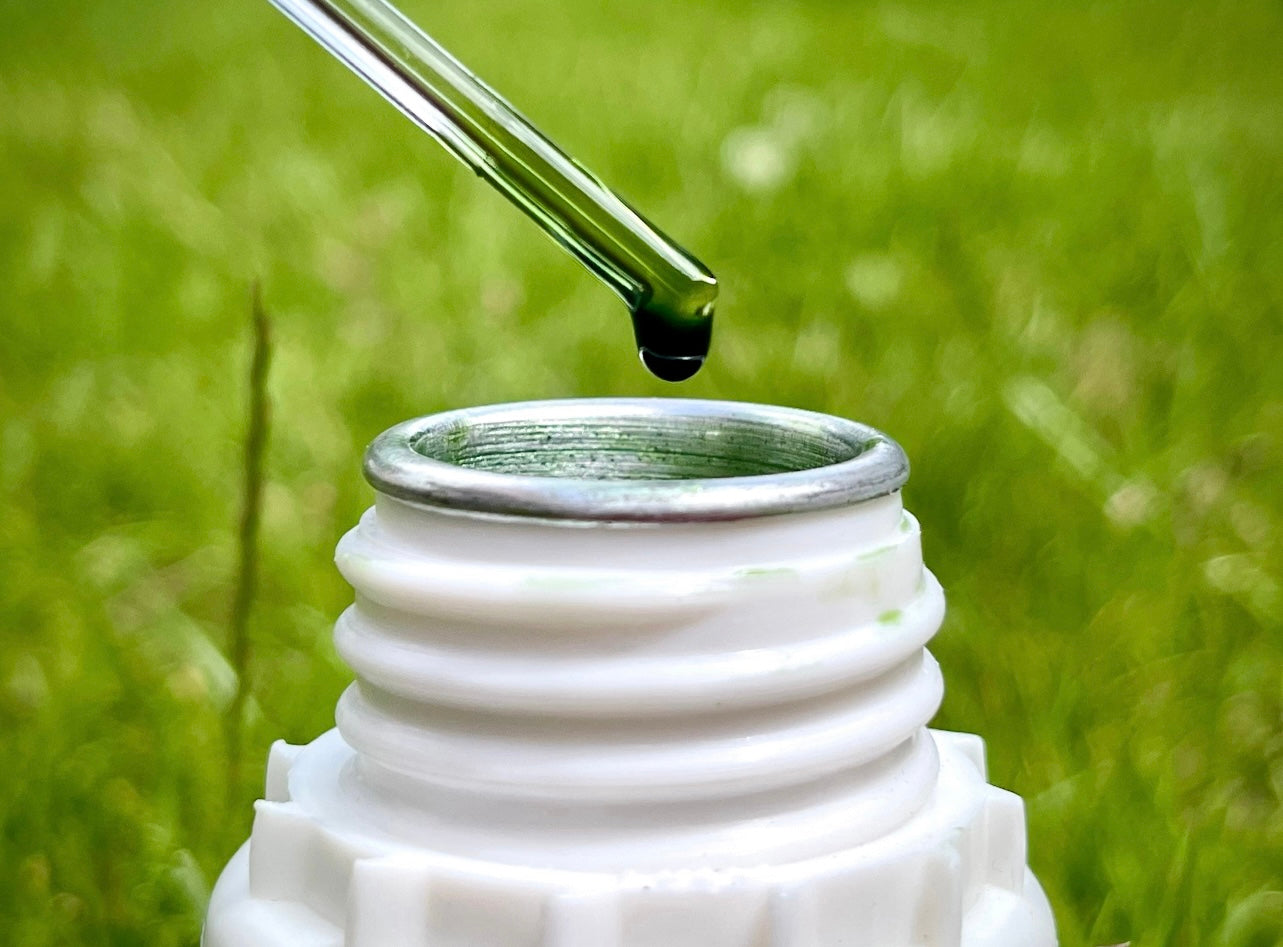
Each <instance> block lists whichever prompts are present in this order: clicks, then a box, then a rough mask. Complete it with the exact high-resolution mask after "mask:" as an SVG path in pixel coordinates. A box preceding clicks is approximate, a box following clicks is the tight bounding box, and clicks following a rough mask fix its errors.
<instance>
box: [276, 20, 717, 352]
mask: <svg viewBox="0 0 1283 947" xmlns="http://www.w3.org/2000/svg"><path fill="white" fill-rule="evenodd" d="M271 2H272V4H273V5H275V6H276V7H277V8H278V9H279V10H281V11H282V12H283V13H284V14H285V15H286V16H287V17H289V18H290V19H291V20H293V21H294V22H295V23H296V24H297V25H299V26H300V27H302V28H303V29H304V30H305V31H306V32H307V33H308V34H310V35H311V36H312V37H313V38H314V39H316V40H317V41H318V42H319V43H320V44H321V45H322V46H324V47H325V48H326V49H328V50H329V51H330V52H331V53H333V54H334V56H336V57H337V58H338V59H339V60H341V61H342V62H344V63H345V64H346V65H347V66H349V67H350V68H351V69H352V70H353V71H354V72H356V73H357V74H358V75H359V76H361V77H362V78H363V79H365V81H366V82H368V83H369V84H370V85H371V86H373V87H374V88H375V89H376V90H378V91H379V92H380V93H381V94H382V95H383V96H384V97H385V98H386V99H387V100H388V101H389V102H391V103H392V104H393V105H395V106H396V107H397V108H398V109H400V110H401V111H402V112H403V113H405V114H406V115H407V116H408V117H409V118H410V119H411V120H412V121H414V123H415V124H417V125H418V126H419V127H420V128H422V129H423V130H424V131H426V132H428V133H429V134H430V135H432V136H433V137H434V138H436V139H437V141H439V142H440V143H441V144H442V145H444V146H445V147H446V148H447V149H449V150H450V151H451V152H452V153H453V154H454V155H455V156H456V157H458V158H459V160H461V161H462V162H463V163H464V164H466V165H468V166H469V167H471V168H472V169H473V170H474V171H476V173H477V174H478V175H480V176H481V177H482V178H484V179H485V180H487V181H489V182H490V184H492V185H493V186H494V187H495V188H497V189H498V190H499V191H500V192H501V193H502V194H504V196H506V197H507V198H508V199H509V200H510V201H512V202H513V203H514V204H516V205H517V206H518V207H519V208H521V210H523V211H524V212H525V213H526V214H527V215H529V216H530V217H531V218H532V219H534V220H535V221H536V223H538V224H539V225H540V227H542V228H543V229H544V230H545V231H546V232H547V233H548V234H549V235H550V236H552V237H553V239H555V240H556V241H557V242H558V243H560V244H561V245H562V246H563V247H564V248H565V249H567V250H568V251H570V252H571V253H572V254H573V255H574V256H575V257H577V258H578V259H579V260H580V261H581V262H582V263H583V264H584V266H586V267H587V268H588V269H589V270H590V271H592V272H593V273H594V274H596V275H597V276H598V277H600V278H601V279H602V280H603V281H604V282H605V283H606V284H607V285H608V286H609V287H610V288H611V289H613V290H614V291H615V292H616V293H618V294H619V295H620V296H621V297H622V298H623V300H624V301H625V303H627V305H628V307H629V308H630V309H631V310H632V311H633V313H634V326H635V329H636V332H637V336H638V344H639V345H641V346H643V347H645V346H646V345H647V344H648V339H647V338H646V337H645V336H650V337H653V338H651V339H650V344H651V347H652V348H654V349H655V350H656V351H657V352H658V353H659V354H660V355H663V356H676V357H687V356H692V357H699V358H700V359H702V357H703V355H704V354H705V352H706V351H707V344H708V334H709V330H710V323H711V319H712V312H713V304H714V301H715V299H716V296H717V282H716V279H715V278H714V277H713V275H712V273H711V272H709V270H708V269H707V267H705V266H704V265H703V264H702V263H700V262H699V261H698V260H697V259H695V258H694V257H693V256H691V255H690V254H689V253H687V252H686V251H685V250H684V249H682V248H681V247H680V246H678V245H677V244H676V243H674V242H673V241H672V240H671V239H669V238H668V237H666V236H665V235H664V234H663V233H661V232H660V231H659V230H658V229H657V228H656V227H654V226H653V225H652V224H651V223H650V222H649V221H647V220H646V219H645V218H643V217H642V216H641V215H640V214H638V213H637V212H636V211H634V210H633V209H632V208H631V207H629V206H628V205H627V204H626V203H625V202H624V201H623V200H621V199H620V198H619V197H618V196H617V195H616V194H615V193H614V192H613V191H611V190H610V189H609V188H607V187H606V186H605V185H604V184H602V183H601V181H600V180H598V179H597V178H596V177H595V176H594V175H593V174H592V173H590V172H589V171H587V170H586V169H585V168H583V167H582V166H581V165H579V164H578V163H577V162H575V161H574V160H573V159H572V158H570V157H569V156H568V155H566V154H565V153H564V152H563V151H562V150H561V149H560V148H558V147H557V146H556V145H554V144H553V143H552V142H551V141H549V140H548V139H547V138H546V137H544V136H543V135H542V134H541V133H540V132H539V131H538V130H537V129H535V128H534V127H533V126H532V125H531V124H530V123H529V122H528V121H527V120H526V119H525V118H523V117H522V116H521V115H520V114H519V113H518V112H517V111H516V110H515V109H514V108H513V107H512V106H511V105H509V104H508V103H507V102H505V101H504V100H503V98H501V97H500V96H499V95H498V94H497V93H495V92H494V91H493V90H492V89H491V88H490V87H489V86H487V85H486V84H485V83H483V82H482V81H481V80H479V79H478V78H477V77H476V76H474V75H473V74H472V73H471V72H470V71H469V70H468V69H467V68H466V67H465V66H464V65H463V64H462V63H460V62H459V61H458V60H457V59H455V58H454V57H453V56H452V55H450V53H448V52H447V51H446V50H445V49H443V48H442V47H441V46H440V45H439V44H438V43H437V42H436V41H435V40H433V39H432V38H431V37H430V36H428V35H427V34H426V33H424V32H423V31H422V30H421V29H419V28H418V27H417V26H416V25H415V24H414V23H412V22H411V21H410V20H409V19H407V18H406V17H405V16H404V15H403V14H402V13H401V12H400V11H398V10H397V9H396V8H395V7H393V6H392V5H391V4H389V3H387V2H385V0H271ZM639 316H644V318H639ZM648 325H649V326H650V328H647V326H648ZM701 345H702V350H699V351H697V349H699V348H700V347H701ZM664 348H669V349H672V351H667V352H665V351H663V349H664ZM683 349H690V351H683Z"/></svg>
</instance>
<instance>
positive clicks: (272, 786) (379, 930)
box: [203, 731, 1056, 947]
mask: <svg viewBox="0 0 1283 947" xmlns="http://www.w3.org/2000/svg"><path fill="white" fill-rule="evenodd" d="M930 735H931V738H932V739H933V741H934V743H935V745H936V747H937V749H938V752H939V776H938V779H937V781H936V786H935V789H934V791H933V792H932V794H931V797H930V799H929V800H928V802H927V804H926V805H925V806H923V808H922V809H921V810H919V812H918V813H917V814H916V815H915V816H914V817H913V818H911V819H910V820H909V821H908V822H906V823H904V824H903V825H901V826H900V827H899V828H897V829H895V830H894V831H892V832H891V833H889V834H887V835H885V836H882V837H881V838H878V839H877V840H875V841H872V842H869V843H866V844H863V845H858V846H855V847H853V848H850V849H847V850H844V851H839V852H834V853H830V854H827V855H823V856H820V857H816V858H810V859H804V860H800V861H795V862H788V863H784V864H771V865H759V866H751V867H736V868H730V869H706V870H699V869H694V870H678V871H674V870H667V871H665V870H659V871H655V872H627V873H610V872H595V871H572V870H566V869H563V868H551V867H550V868H541V867H537V866H529V865H525V866H523V865H514V864H510V863H504V862H501V861H488V860H485V859H483V858H476V857H462V856H459V855H451V854H445V853H441V852H437V851H432V850H429V849H425V848H418V847H414V846H412V845H407V844H406V842H405V840H404V839H403V838H401V839H395V838H392V837H391V836H390V835H387V834H385V833H384V832H382V831H380V830H379V829H376V828H375V827H374V826H372V825H370V824H368V823H367V822H366V821H365V819H364V818H363V817H362V816H360V815H358V814H356V810H354V809H353V808H352V807H351V806H350V805H344V799H343V797H342V794H341V793H339V792H337V791H336V787H339V786H340V785H341V784H342V783H343V781H344V779H345V778H346V777H345V775H344V771H345V769H347V768H348V767H350V766H352V764H353V762H354V760H353V752H352V750H351V749H350V748H349V747H348V746H347V745H346V744H345V743H343V741H342V738H341V737H340V736H339V735H338V733H337V732H335V731H331V732H330V733H328V734H325V735H324V736H322V737H320V738H319V739H318V740H316V741H314V742H313V743H312V744H310V745H308V746H306V747H301V748H294V747H285V746H284V745H283V744H278V747H277V748H276V749H275V750H274V752H273V760H272V764H271V766H270V768H269V787H268V796H269V798H268V800H265V801H264V802H261V803H259V807H258V812H257V816H256V819H255V825H254V832H253V835H252V836H251V839H250V841H249V843H248V844H247V845H246V846H245V847H244V848H242V849H241V851H240V852H238V853H237V855H236V856H235V858H234V859H233V860H232V861H231V863H230V864H229V865H228V867H227V869H226V871H225V872H224V873H223V876H222V878H221V879H220V880H219V883H218V886H217V887H216V889H215V891H214V896H213V899H212V901H211V903H210V910H209V919H208V923H207V926H206V930H205V937H204V942H203V943H204V945H205V947H389V945H396V947H836V945H843V947H909V945H930V947H1054V945H1055V943H1056V938H1055V934H1054V929H1053V923H1052V917H1051V911H1050V908H1049V907H1048V905H1047V901H1046V898H1045V897H1044V895H1043V893H1042V891H1041V889H1040V888H1039V886H1038V883H1037V882H1036V881H1035V880H1034V878H1033V875H1032V874H1030V873H1029V871H1028V869H1027V868H1026V867H1025V834H1024V812H1023V805H1022V803H1021V801H1020V799H1019V797H1017V796H1015V795H1013V794H1011V793H1009V792H1006V791H1005V790H1002V789H998V788H995V787H993V786H990V785H988V784H987V783H986V782H985V776H984V771H983V744H982V743H981V741H980V739H979V738H978V737H975V736H972V735H970V734H954V733H947V732H941V731H930ZM853 817H854V818H858V817H859V816H858V815H856V814H854V813H853Z"/></svg>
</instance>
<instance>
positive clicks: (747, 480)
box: [365, 398, 909, 523]
mask: <svg viewBox="0 0 1283 947" xmlns="http://www.w3.org/2000/svg"><path fill="white" fill-rule="evenodd" d="M365 477H366V479H367V480H368V481H369V482H370V484H371V485H372V486H373V487H374V489H376V490H378V491H379V492H380V493H383V494H386V495H388V496H392V497H396V498H397V499H399V500H403V501H405V502H408V503H412V504H414V505H417V506H425V507H433V508H438V509H449V510H455V511H460V512H473V513H487V514H496V515H505V516H522V517H534V518H539V519H557V520H577V521H581V522H595V523H609V522H641V523H669V522H705V521H711V520H735V519H746V518H749V517H755V516H772V515H778V514H781V513H798V512H803V511H807V510H822V509H830V508H832V507H838V506H847V505H850V504H853V503H859V502H861V501H863V500H870V499H873V498H875V497H879V496H885V495H886V494H888V493H893V492H894V491H896V490H898V489H900V487H901V486H903V485H904V482H905V481H906V480H907V479H908V477H909V461H908V458H907V457H906V456H905V454H904V451H903V450H902V449H901V447H900V445H899V444H897V443H896V442H895V441H893V440H891V438H889V437H887V436H886V435H885V434H883V433H882V432H880V431H878V430H875V429H874V428H871V427H869V426H867V425H864V424H859V423H857V422H855V421H847V420H845V419H842V418H836V417H832V416H830V415H827V414H818V413H816V412H813V411H801V410H797V409H794V408H780V407H774V406H771V405H759V404H747V403H743V402H735V401H698V400H688V399H676V398H673V399H670V398H608V399H595V398H586V399H574V400H566V401H527V402H520V403H516V404H500V405H489V406H485V407H478V408H463V409H461V410H458V411H446V412H444V413H442V414H433V415H429V416H427V417H423V418H416V419H414V420H412V421H406V422H404V423H402V424H398V425H396V426H395V427H393V428H390V429H388V430H387V431H384V432H383V433H382V434H380V435H379V436H378V437H377V438H375V440H374V442H373V443H372V444H371V445H370V447H369V449H368V450H367V451H366V455H365Z"/></svg>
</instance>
